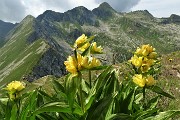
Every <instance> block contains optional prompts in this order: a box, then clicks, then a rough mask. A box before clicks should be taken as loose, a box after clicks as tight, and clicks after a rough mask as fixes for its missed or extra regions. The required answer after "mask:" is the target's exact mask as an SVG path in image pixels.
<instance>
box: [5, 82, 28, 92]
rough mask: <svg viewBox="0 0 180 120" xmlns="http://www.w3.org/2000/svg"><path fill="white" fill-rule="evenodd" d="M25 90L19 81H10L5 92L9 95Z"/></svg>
mask: <svg viewBox="0 0 180 120" xmlns="http://www.w3.org/2000/svg"><path fill="white" fill-rule="evenodd" d="M24 88H25V86H24V84H23V83H22V82H20V81H12V82H11V83H9V84H8V85H7V86H6V88H5V89H6V90H7V91H9V92H10V93H15V92H20V91H21V90H23V89H24Z"/></svg>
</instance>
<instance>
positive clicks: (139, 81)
mask: <svg viewBox="0 0 180 120" xmlns="http://www.w3.org/2000/svg"><path fill="white" fill-rule="evenodd" d="M133 82H134V83H135V84H136V85H138V86H139V87H144V86H145V83H146V81H145V79H144V78H143V76H142V75H141V74H135V75H134V76H133Z"/></svg>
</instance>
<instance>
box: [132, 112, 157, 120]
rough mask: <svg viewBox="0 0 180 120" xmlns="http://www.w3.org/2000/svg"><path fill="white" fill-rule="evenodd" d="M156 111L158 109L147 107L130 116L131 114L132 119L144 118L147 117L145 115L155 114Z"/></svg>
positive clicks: (141, 119)
mask: <svg viewBox="0 0 180 120" xmlns="http://www.w3.org/2000/svg"><path fill="white" fill-rule="evenodd" d="M157 111H158V109H149V110H146V111H143V110H140V111H138V112H136V113H134V114H133V115H132V116H133V119H134V120H144V118H147V117H150V116H152V115H154V114H156V113H157ZM157 120H159V119H157Z"/></svg>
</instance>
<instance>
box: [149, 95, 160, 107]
mask: <svg viewBox="0 0 180 120" xmlns="http://www.w3.org/2000/svg"><path fill="white" fill-rule="evenodd" d="M158 101H159V96H156V97H154V98H152V99H151V100H150V101H149V102H148V104H147V105H148V106H147V108H149V109H154V108H156V107H157V104H158Z"/></svg>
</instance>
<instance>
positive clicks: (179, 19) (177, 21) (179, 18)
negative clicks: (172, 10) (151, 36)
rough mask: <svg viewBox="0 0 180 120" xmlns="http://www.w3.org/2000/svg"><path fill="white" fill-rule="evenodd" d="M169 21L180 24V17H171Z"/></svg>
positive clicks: (174, 15) (173, 15)
mask: <svg viewBox="0 0 180 120" xmlns="http://www.w3.org/2000/svg"><path fill="white" fill-rule="evenodd" d="M169 20H170V22H173V23H180V16H179V15H176V14H172V15H171V16H170V17H169Z"/></svg>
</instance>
